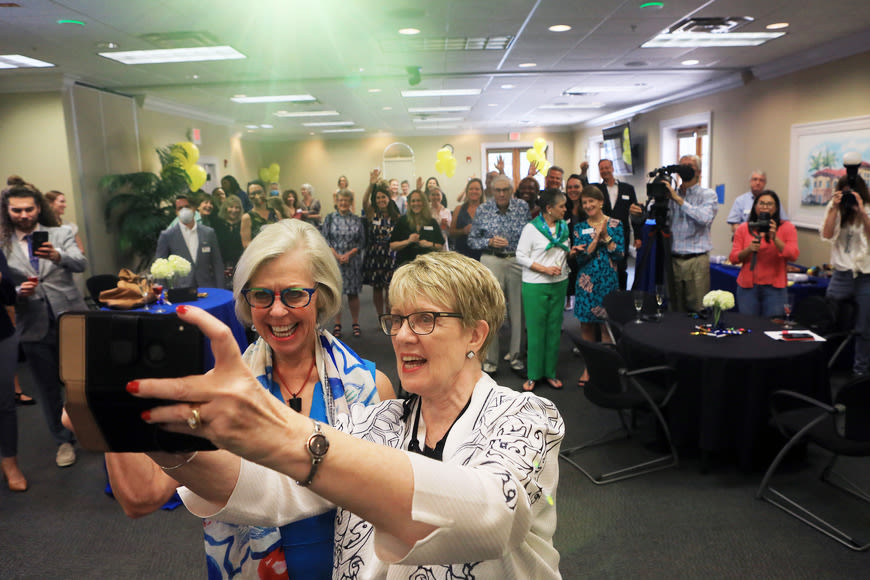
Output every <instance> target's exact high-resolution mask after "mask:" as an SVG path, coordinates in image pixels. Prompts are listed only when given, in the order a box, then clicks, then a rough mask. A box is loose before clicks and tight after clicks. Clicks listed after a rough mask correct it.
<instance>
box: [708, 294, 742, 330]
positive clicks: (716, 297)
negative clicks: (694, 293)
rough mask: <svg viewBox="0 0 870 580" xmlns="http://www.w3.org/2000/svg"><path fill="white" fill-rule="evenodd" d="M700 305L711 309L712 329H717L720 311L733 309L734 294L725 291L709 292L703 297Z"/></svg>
mask: <svg viewBox="0 0 870 580" xmlns="http://www.w3.org/2000/svg"><path fill="white" fill-rule="evenodd" d="M702 304H703V305H704V307H705V308H712V309H713V328H718V326H719V318H720V317H721V316H722V311H723V310H731V309H732V308H734V294H732V293H731V292H728V291H727V290H711V291H710V292H707V293H706V294H705V295H704V299H703V301H702Z"/></svg>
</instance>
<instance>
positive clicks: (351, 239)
mask: <svg viewBox="0 0 870 580" xmlns="http://www.w3.org/2000/svg"><path fill="white" fill-rule="evenodd" d="M320 232H321V233H322V234H323V237H324V238H326V243H328V244H329V247H330V248H332V249H333V250H335V251H336V252H338V253H339V254H344V253H347V252H349V251H350V250H352V249H353V248H358V249H359V251H358V252H357V253H356V254H354V255H353V256H351V257H350V260H348V261H347V264H339V265H338V268H339V270H341V281H342V283H343V286H344V293H345V294H350V295H352V296H353V295H356V294H359V292H360V290H362V265H363V257H362V252H363V249H364V248H365V247H366V230H365V223H364V222H363V219H362V218H361V217H359V216H355V215H353V214H352V213H348V214H347V215H342V214H340V213H338V212H337V211H336V212H332V213H331V214H329V215H328V216H326V219H324V220H323V227H322V228H321V230H320Z"/></svg>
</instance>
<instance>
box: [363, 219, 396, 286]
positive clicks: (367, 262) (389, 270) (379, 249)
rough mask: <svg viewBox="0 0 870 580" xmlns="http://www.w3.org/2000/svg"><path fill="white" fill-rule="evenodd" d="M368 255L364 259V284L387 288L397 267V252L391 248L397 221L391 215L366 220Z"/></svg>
mask: <svg viewBox="0 0 870 580" xmlns="http://www.w3.org/2000/svg"><path fill="white" fill-rule="evenodd" d="M366 223H367V224H368V232H367V233H366V242H367V243H366V255H365V259H364V260H363V284H366V285H368V286H371V287H373V288H386V287H387V286H389V285H390V280H392V279H393V271H394V270H395V269H396V252H393V251H391V250H390V237H391V236H392V235H393V228H395V227H396V221H394V220H393V219H392V218H390V216H388V215H387V216H385V215H383V214H381V215H378V216H377V217H375V218H374V219H372V220H371V221H369V220H366Z"/></svg>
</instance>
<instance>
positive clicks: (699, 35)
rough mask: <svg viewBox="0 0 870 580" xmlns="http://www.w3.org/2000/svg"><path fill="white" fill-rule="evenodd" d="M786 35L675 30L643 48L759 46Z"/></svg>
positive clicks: (647, 43)
mask: <svg viewBox="0 0 870 580" xmlns="http://www.w3.org/2000/svg"><path fill="white" fill-rule="evenodd" d="M783 35H785V32H716V33H710V32H675V33H673V34H669V33H665V34H659V35H658V36H656V37H654V38H653V39H652V40H648V41H646V42H644V43H643V44H641V45H640V46H641V48H698V47H711V46H719V47H727V46H758V45H761V44H764V43H765V42H768V41H770V40H773V39H774V38H779V37H780V36H783Z"/></svg>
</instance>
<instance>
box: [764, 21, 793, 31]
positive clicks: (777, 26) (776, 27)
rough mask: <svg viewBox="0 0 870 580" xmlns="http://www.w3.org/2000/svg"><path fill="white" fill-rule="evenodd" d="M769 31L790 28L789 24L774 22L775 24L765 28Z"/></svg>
mask: <svg viewBox="0 0 870 580" xmlns="http://www.w3.org/2000/svg"><path fill="white" fill-rule="evenodd" d="M765 28H766V29H768V30H780V29H782V28H788V22H774V23H773V24H768V25H767V26H765Z"/></svg>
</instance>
